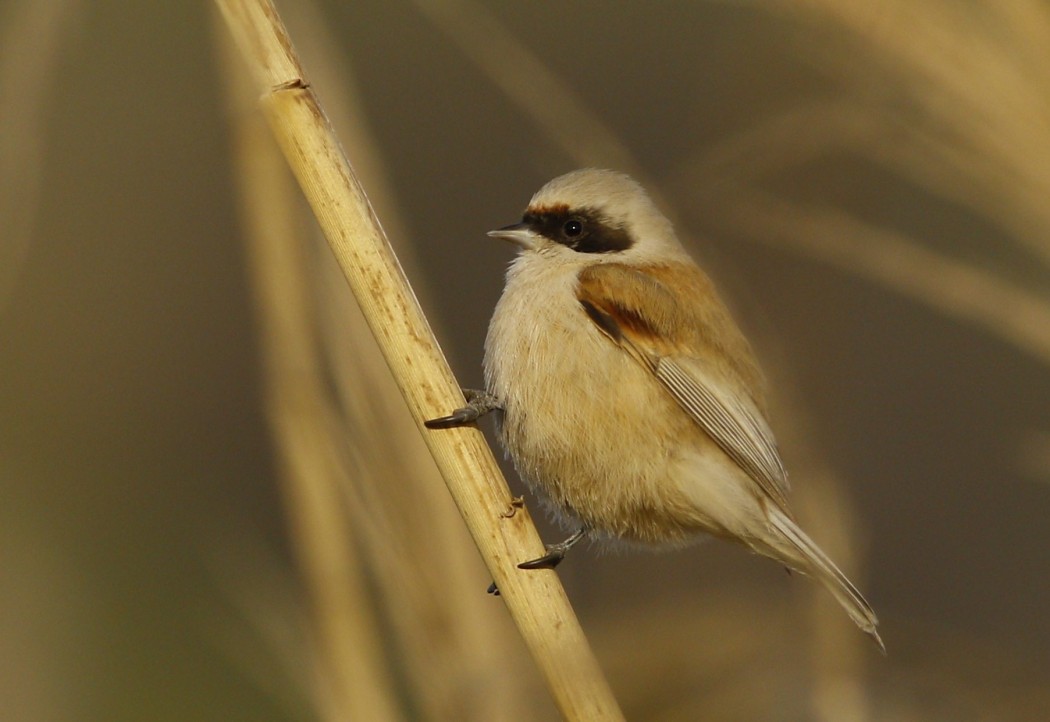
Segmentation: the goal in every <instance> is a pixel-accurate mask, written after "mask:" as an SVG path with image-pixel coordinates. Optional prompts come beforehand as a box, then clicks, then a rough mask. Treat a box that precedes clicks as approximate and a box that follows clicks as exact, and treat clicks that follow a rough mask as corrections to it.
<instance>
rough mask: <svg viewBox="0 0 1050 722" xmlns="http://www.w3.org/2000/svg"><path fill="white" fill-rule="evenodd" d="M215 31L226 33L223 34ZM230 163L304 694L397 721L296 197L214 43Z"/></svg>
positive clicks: (343, 714)
mask: <svg viewBox="0 0 1050 722" xmlns="http://www.w3.org/2000/svg"><path fill="white" fill-rule="evenodd" d="M222 37H223V38H228V37H229V36H228V34H226V33H223V34H222ZM224 46H225V47H224V50H225V51H226V52H224V53H223V56H224V59H225V63H224V67H225V69H226V76H227V78H228V82H227V88H228V91H229V92H228V93H227V95H228V97H229V98H230V99H231V106H232V108H231V116H232V119H233V132H232V137H233V139H234V164H235V168H236V170H237V173H236V179H237V181H238V189H239V194H240V200H241V208H242V214H241V216H242V222H243V224H244V227H245V236H246V238H247V239H248V241H249V243H248V251H249V252H248V259H249V261H250V267H251V271H252V278H253V282H254V286H255V295H256V299H257V303H258V306H259V310H260V325H261V329H262V334H261V337H262V341H263V351H264V360H265V363H264V368H265V370H266V391H267V393H266V402H267V409H268V416H269V421H270V425H271V428H272V431H273V435H274V438H275V440H276V443H277V448H278V450H279V458H280V462H281V467H282V468H281V478H282V480H283V482H284V483H283V484H282V491H283V492H284V497H285V508H286V510H287V513H288V517H289V520H290V525H291V536H292V539H293V541H294V548H295V551H296V554H297V558H298V562H299V567H300V569H301V570H302V574H303V579H304V582H305V583H306V587H307V590H308V592H309V594H310V598H311V602H312V603H311V607H312V612H313V614H312V620H313V622H314V631H315V632H316V635H317V645H318V647H319V648H320V659H319V660H316V664H315V670H314V671H315V674H316V676H317V677H318V680H317V681H318V684H319V687H318V689H317V691H318V692H319V693H318V694H317V695H315V699H316V700H317V703H318V707H319V708H320V710H319V711H321V713H322V716H323V717H324V718H325V719H330V720H333V721H334V720H345V719H369V720H397V719H401V718H402V716H401V714H400V712H399V710H398V704H397V703H396V702H395V694H394V690H393V685H392V683H391V680H390V679H389V678H388V675H387V672H386V660H385V657H384V654H383V651H382V644H381V642H380V640H379V638H378V635H377V631H376V630H377V628H378V624H377V623H376V619H375V615H374V613H373V612H372V610H371V608H370V600H369V596H368V592H367V582H366V580H365V575H364V569H363V566H362V563H361V560H360V559H359V557H358V554H357V548H356V544H355V542H354V539H353V537H352V535H351V534H350V533H349V528H348V524H347V519H346V515H345V514H344V513H343V511H342V504H341V503H340V501H341V491H340V487H341V486H342V485H343V484H345V483H346V482H345V476H346V475H345V473H343V470H342V469H341V468H340V463H339V457H338V452H337V449H335V448H333V440H332V428H333V427H334V426H335V424H334V423H333V422H332V420H331V417H332V414H331V413H330V411H329V410H328V409H327V399H326V393H325V390H324V389H323V388H322V385H321V381H320V379H321V373H320V370H321V360H320V359H319V358H318V350H317V343H316V334H315V328H316V322H315V320H314V318H313V312H312V304H311V291H310V288H311V284H310V272H309V268H308V263H307V258H306V256H307V255H308V254H307V252H308V250H309V245H308V244H307V243H305V242H304V240H303V235H304V230H303V229H304V228H305V226H304V224H301V223H298V222H297V221H298V219H299V216H300V213H299V211H300V204H299V202H298V197H297V194H296V193H295V188H294V184H293V183H292V180H291V177H290V174H289V173H288V169H287V166H286V164H285V163H284V161H283V159H282V158H281V156H280V152H279V150H278V149H277V147H276V145H275V144H274V142H273V139H272V137H271V135H270V133H269V132H268V129H267V128H266V125H265V123H264V122H263V121H262V118H261V117H260V116H259V114H258V112H257V110H256V106H255V95H254V93H252V92H251V90H250V88H251V87H252V85H251V82H250V78H249V77H248V76H247V74H246V73H244V72H243V66H242V64H241V63H240V62H239V60H238V59H237V58H236V57H235V56H234V53H235V50H234V49H233V48H232V47H231V46H232V43H231V42H229V41H228V40H227V42H225V43H224Z"/></svg>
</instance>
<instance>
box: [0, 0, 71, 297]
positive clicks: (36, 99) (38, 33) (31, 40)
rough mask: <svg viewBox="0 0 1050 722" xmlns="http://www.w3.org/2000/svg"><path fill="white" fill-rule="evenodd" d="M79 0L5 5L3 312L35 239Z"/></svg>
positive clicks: (0, 76) (0, 86)
mask: <svg viewBox="0 0 1050 722" xmlns="http://www.w3.org/2000/svg"><path fill="white" fill-rule="evenodd" d="M78 9H79V3H78V2H77V1H76V0H22V2H12V3H8V6H7V7H6V8H4V10H3V15H4V17H3V22H2V23H0V27H2V28H3V34H2V35H0V219H2V221H3V239H2V242H0V312H2V311H3V309H4V307H5V306H6V305H7V301H8V299H9V298H10V296H11V294H12V292H13V291H14V288H15V286H16V284H17V282H18V275H19V273H20V271H21V269H22V266H23V264H24V262H25V259H26V257H27V255H28V253H29V248H30V245H31V243H32V237H33V225H34V221H35V220H36V212H37V208H38V205H39V201H40V186H41V181H42V179H43V161H44V157H43V156H44V129H45V128H46V127H47V123H46V121H45V119H44V113H45V111H46V110H47V106H48V101H49V100H50V98H49V97H48V91H49V90H50V87H51V86H50V82H49V81H50V79H51V76H52V74H53V72H54V70H55V67H56V66H57V64H58V59H59V49H60V41H61V39H62V33H63V31H64V30H65V29H66V28H67V27H68V26H69V25H70V23H71V21H72V19H73V17H74V16H75V14H76V11H77V10H78Z"/></svg>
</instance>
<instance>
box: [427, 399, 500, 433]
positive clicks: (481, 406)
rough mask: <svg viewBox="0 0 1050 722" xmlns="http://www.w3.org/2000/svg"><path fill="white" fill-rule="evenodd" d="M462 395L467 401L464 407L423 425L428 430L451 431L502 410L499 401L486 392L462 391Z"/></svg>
mask: <svg viewBox="0 0 1050 722" xmlns="http://www.w3.org/2000/svg"><path fill="white" fill-rule="evenodd" d="M463 395H464V396H465V397H466V399H467V405H466V406H464V407H463V408H461V409H456V410H455V411H453V412H452V413H451V414H449V415H448V416H442V417H440V418H437V419H430V420H429V421H424V422H423V425H424V426H426V427H427V428H428V429H452V428H455V427H457V426H466V425H467V424H472V423H474V422H475V421H477V420H478V419H480V418H481V417H482V416H484V415H485V414H487V413H489V412H490V411H496V410H498V409H502V408H503V405H502V404H500V402H499V399H497V398H496V397H495V396H493V395H492V394H490V393H488V392H487V391H478V390H477V389H463Z"/></svg>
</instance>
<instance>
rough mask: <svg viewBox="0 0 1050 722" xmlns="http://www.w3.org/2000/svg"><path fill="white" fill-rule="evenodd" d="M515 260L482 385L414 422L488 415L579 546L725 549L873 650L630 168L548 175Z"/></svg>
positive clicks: (750, 394) (714, 325) (868, 625)
mask: <svg viewBox="0 0 1050 722" xmlns="http://www.w3.org/2000/svg"><path fill="white" fill-rule="evenodd" d="M488 235H489V236H491V237H493V238H497V239H501V240H504V241H509V242H510V243H513V244H515V245H517V246H518V248H519V252H518V255H517V256H516V257H515V259H514V260H513V261H512V262H511V264H510V266H509V268H508V270H507V274H506V283H505V287H504V290H503V294H502V296H501V297H500V299H499V301H498V302H497V304H496V308H495V311H494V312H493V315H492V320H491V322H490V325H489V329H488V334H487V336H486V339H485V355H484V363H483V366H484V376H485V385H486V388H485V389H484V390H483V391H470V390H468V391H466V392H465V393H466V398H467V401H468V405H467V406H466V407H464V408H462V409H457V410H455V411H454V412H453V413H452V414H450V415H448V416H444V417H441V418H438V419H432V420H429V421H427V422H426V425H427V426H428V427H430V428H435V429H439V428H446V427H451V426H459V425H464V424H469V423H472V422H474V421H476V420H477V419H478V418H480V417H481V416H482V415H484V414H486V413H488V412H490V411H495V412H497V413H496V418H497V424H496V425H497V435H498V437H499V440H500V442H501V443H502V445H503V447H504V448H505V449H506V451H507V453H508V455H509V456H510V458H511V459H512V460H513V462H514V466H515V468H516V469H517V471H518V473H519V474H520V476H521V477H522V478H523V479H524V481H525V482H526V483H527V484H528V485H529V486H530V487H531V488H532V489H534V490H535V491H538V492H539V493H540V494H541V496H542V497H543V498H545V500H546V501H547V502H548V503H549V505H550V506H551V507H552V508H553V510H554V511H555V513H556V515H557V516H558V517H559V518H561V519H562V520H563V521H565V522H567V524H573V525H576V527H577V528H576V531H575V532H574V533H573V534H572V536H570V537H569V538H568V539H566V540H565V541H563V542H561V543H559V544H553V545H550V546H548V548H547V550H548V551H547V553H546V554H545V555H544V556H542V557H540V558H538V559H533V560H529V561H525V562H523V563H521V564H519V565H518V566H519V567H521V568H523V569H542V568H553V567H554V566H556V565H557V564H558V563H559V562H560V561H561V560H562V559H563V558H564V557H565V554H566V553H567V552H568V551H569V549H570V548H571V547H572V546H574V545H575V544H577V543H578V542H579V541H580V540H582V539H585V538H591V539H596V540H610V541H621V542H627V543H633V544H640V545H643V546H645V545H651V546H657V547H661V546H663V547H674V546H682V545H685V544H688V543H690V542H692V541H695V540H698V539H701V538H704V537H705V536H713V537H718V538H721V539H724V540H728V541H733V542H737V543H739V544H742V545H743V546H745V547H747V548H749V549H750V550H752V551H753V552H756V553H758V554H760V555H763V556H766V557H769V558H772V559H774V560H776V561H777V562H779V563H781V564H783V565H785V566H786V567H787V568H788V569H789V570H796V571H798V572H800V573H802V574H804V575H807V576H810V577H812V578H814V579H816V580H817V581H819V582H820V583H821V584H823V585H824V587H826V588H827V590H828V591H829V592H830V593H831V595H832V596H833V597H834V598H835V599H836V600H837V601H838V602H839V604H840V605H841V606H842V607H843V608H844V609H845V611H846V613H847V614H848V615H849V617H850V618H851V619H852V620H853V621H854V622H855V623H856V624H857V626H858V627H859V628H860V629H861V630H863V631H864V632H865V633H867V634H868V635H869V636H870V637H871V638H872V639H873V640H874V641H875V643H876V644H877V645H878V646H879V648H880V649H882V650H883V652H885V647H884V645H883V643H882V640H881V638H880V636H879V634H878V630H877V626H878V619H877V617H876V615H875V612H874V611H873V610H872V607H871V605H869V604H868V602H867V601H866V600H865V599H864V597H863V596H862V595H861V593H860V592H859V591H858V590H857V588H856V587H855V586H854V585H853V583H852V582H851V581H850V580H849V579H848V578H847V577H846V575H845V574H844V573H843V572H842V571H841V570H840V569H839V568H838V567H837V566H836V565H835V563H834V562H833V561H832V560H831V559H830V558H829V557H828V555H827V554H825V553H824V551H823V550H822V549H821V548H820V547H819V546H818V545H817V544H816V542H814V541H813V540H812V539H811V538H810V537H809V536H808V535H807V534H806V533H805V532H804V531H803V530H802V529H801V527H800V526H799V524H798V522H797V521H796V519H795V516H794V514H793V513H792V512H791V509H790V507H789V505H788V477H787V472H786V471H785V468H784V464H783V462H782V461H781V457H780V453H779V451H778V449H777V444H776V440H775V438H774V435H773V431H772V430H771V428H770V425H769V423H768V421H767V418H768V410H767V402H766V391H765V387H766V384H765V380H764V377H763V374H762V372H761V370H760V368H759V366H758V363H757V361H756V359H755V355H754V353H753V351H752V349H751V346H750V344H749V343H748V341H747V339H746V338H745V336H744V334H743V333H742V332H741V331H740V329H739V327H738V326H737V324H736V323H735V321H734V320H733V318H732V316H731V315H730V312H729V310H728V308H727V307H726V305H725V303H724V302H723V301H722V300H721V298H720V296H719V295H718V293H717V291H716V289H715V286H714V284H713V283H712V281H711V280H710V279H709V277H708V276H707V275H706V274H705V273H704V271H703V270H702V269H701V268H700V267H699V266H698V265H697V264H696V263H695V262H694V261H693V259H692V258H691V257H690V256H689V254H688V253H687V251H686V250H685V248H684V247H683V245H682V244H681V242H680V241H679V239H678V237H677V235H676V232H675V229H674V227H673V225H672V223H671V222H670V220H669V219H668V218H667V217H666V216H665V215H664V214H663V213H662V212H661V211H660V210H659V209H658V208H657V206H656V204H655V203H654V202H653V201H652V199H651V198H650V196H649V195H648V194H647V193H646V191H645V190H644V189H643V188H642V186H641V185H640V184H639V183H637V182H636V181H635V180H633V179H632V178H631V177H629V176H628V175H625V174H623V173H620V172H616V171H612V170H604V169H596V168H585V169H581V170H576V171H572V172H570V173H567V174H565V175H561V176H559V177H557V178H554V179H553V180H551V181H549V182H548V183H546V184H545V185H544V186H543V187H542V188H540V190H539V191H537V192H536V194H535V195H534V196H533V197H532V199H531V200H530V202H529V204H528V207H527V208H526V210H525V212H524V215H523V216H522V219H521V221H520V222H518V223H514V224H512V225H509V226H505V227H502V228H499V229H497V230H493V231H490V232H489V233H488Z"/></svg>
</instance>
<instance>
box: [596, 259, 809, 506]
mask: <svg viewBox="0 0 1050 722" xmlns="http://www.w3.org/2000/svg"><path fill="white" fill-rule="evenodd" d="M579 281H580V285H579V287H578V290H577V298H578V299H579V301H580V304H581V305H582V307H583V310H584V311H585V312H586V313H587V315H588V317H589V318H590V319H591V320H592V321H593V322H594V323H595V325H596V326H597V327H598V329H599V330H601V331H602V333H604V334H605V335H606V336H607V337H608V338H609V339H610V340H611V341H612V342H613V343H616V344H617V345H619V346H621V347H622V348H624V350H625V351H627V352H628V353H629V354H630V355H631V356H632V357H633V358H635V359H636V360H637V361H638V362H639V363H641V364H642V365H643V366H644V367H645V368H647V369H648V370H649V371H650V372H651V373H652V374H653V376H654V377H655V378H656V379H657V380H658V381H659V382H660V383H661V384H662V385H663V387H664V388H665V389H666V390H667V391H668V392H669V393H670V394H671V396H672V397H673V398H674V399H675V401H676V402H678V405H679V406H681V408H682V409H683V410H684V411H685V412H686V413H688V414H689V416H690V417H691V418H692V419H693V420H694V421H695V422H696V423H697V424H698V425H699V426H700V428H702V429H703V430H704V431H705V432H706V433H707V434H708V435H709V436H710V437H711V438H712V439H713V440H714V441H715V443H716V444H718V446H719V447H720V448H721V449H722V450H723V451H724V452H725V453H726V455H727V456H729V458H731V459H732V460H733V461H734V462H736V463H737V465H739V466H740V468H741V469H743V470H744V471H745V472H746V473H747V474H748V476H749V477H750V478H751V479H753V480H754V481H755V483H756V484H757V485H758V487H759V488H760V489H761V490H762V491H763V492H765V494H766V495H767V496H768V497H769V498H770V499H772V500H773V502H774V503H776V505H777V506H778V507H780V508H781V509H783V510H784V511H785V513H787V500H786V498H785V493H786V491H787V487H788V484H787V473H786V472H785V470H784V465H783V463H782V462H781V460H780V454H779V453H778V452H777V447H776V440H775V439H774V438H773V432H772V431H771V430H770V428H769V425H768V424H767V423H766V420H765V418H764V415H763V413H762V410H761V409H760V408H759V405H758V404H759V400H756V396H758V395H759V394H760V393H761V391H760V389H759V388H756V386H757V385H758V383H759V381H758V379H759V374H758V372H757V368H756V366H755V363H754V360H753V359H752V358H751V351H750V348H749V347H748V346H747V342H746V341H744V339H743V337H742V336H741V335H740V332H739V331H738V330H737V328H736V325H735V324H734V323H733V321H732V319H731V318H730V316H729V312H728V311H727V310H726V309H725V307H724V306H723V305H722V303H721V301H719V300H718V298H717V296H716V295H715V293H714V289H713V288H712V287H711V284H710V282H709V281H708V280H707V278H706V277H705V276H704V275H703V274H702V272H700V271H699V269H697V268H695V267H694V266H691V265H690V266H686V265H685V264H677V267H671V266H655V267H651V268H646V269H644V270H642V269H636V268H633V267H629V266H625V265H623V264H616V263H606V264H600V265H596V266H591V267H589V268H587V269H585V270H583V271H581V273H580V276H579ZM672 287H673V288H674V289H675V292H672V291H671V290H670V289H671V288H672Z"/></svg>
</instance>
